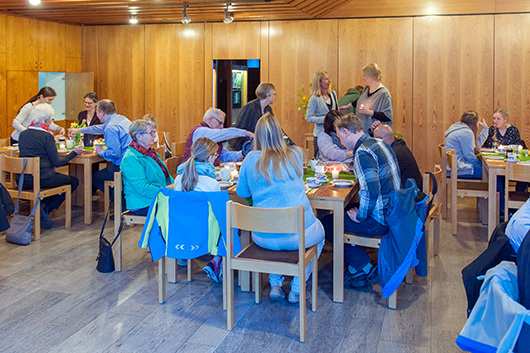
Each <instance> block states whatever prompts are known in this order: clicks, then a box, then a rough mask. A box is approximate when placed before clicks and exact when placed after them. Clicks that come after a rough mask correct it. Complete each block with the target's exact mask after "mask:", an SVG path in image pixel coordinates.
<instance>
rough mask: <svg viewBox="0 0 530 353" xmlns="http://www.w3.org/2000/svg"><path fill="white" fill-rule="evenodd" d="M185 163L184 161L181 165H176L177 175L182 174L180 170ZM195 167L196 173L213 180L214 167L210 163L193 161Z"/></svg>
mask: <svg viewBox="0 0 530 353" xmlns="http://www.w3.org/2000/svg"><path fill="white" fill-rule="evenodd" d="M185 164H186V163H182V164H181V165H179V166H178V168H177V174H178V175H182V171H183V170H184V165H185ZM195 168H197V174H199V175H205V176H207V177H210V178H212V179H214V180H215V167H214V166H213V164H212V163H207V162H199V161H195Z"/></svg>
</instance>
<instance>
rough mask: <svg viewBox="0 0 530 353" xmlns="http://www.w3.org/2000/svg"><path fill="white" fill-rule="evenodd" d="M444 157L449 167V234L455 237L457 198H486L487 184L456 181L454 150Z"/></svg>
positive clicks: (456, 168)
mask: <svg viewBox="0 0 530 353" xmlns="http://www.w3.org/2000/svg"><path fill="white" fill-rule="evenodd" d="M445 155H446V158H447V161H448V162H449V165H450V167H451V177H450V178H449V180H450V187H451V233H452V234H453V235H456V233H457V229H458V223H457V213H458V207H457V197H458V196H460V197H464V196H470V197H483V198H488V183H487V182H484V181H483V180H472V179H460V180H458V157H457V155H456V154H455V150H451V151H446V153H445ZM442 162H443V161H442ZM442 173H443V165H442ZM446 173H447V172H446ZM446 175H447V174H446ZM442 179H443V177H442ZM442 183H443V181H442ZM497 208H498V207H497Z"/></svg>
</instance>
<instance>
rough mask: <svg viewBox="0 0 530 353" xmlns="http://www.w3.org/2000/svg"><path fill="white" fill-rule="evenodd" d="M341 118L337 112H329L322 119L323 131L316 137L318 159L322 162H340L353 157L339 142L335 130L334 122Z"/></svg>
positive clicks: (351, 152)
mask: <svg viewBox="0 0 530 353" xmlns="http://www.w3.org/2000/svg"><path fill="white" fill-rule="evenodd" d="M341 116H342V114H341V113H339V112H338V111H337V110H330V111H329V112H328V113H327V114H326V117H325V118H324V131H323V132H321V133H320V134H319V135H318V139H317V143H318V158H319V159H320V160H321V161H324V162H330V161H333V162H342V161H345V160H346V159H349V158H352V157H353V151H348V150H347V149H346V147H344V146H343V145H342V143H341V142H340V138H339V137H338V136H337V131H336V130H335V120H337V119H338V118H340V117H341Z"/></svg>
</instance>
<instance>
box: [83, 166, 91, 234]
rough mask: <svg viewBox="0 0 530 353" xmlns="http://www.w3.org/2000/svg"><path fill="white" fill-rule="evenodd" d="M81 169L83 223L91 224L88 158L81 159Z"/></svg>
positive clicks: (89, 167)
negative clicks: (82, 176) (82, 175)
mask: <svg viewBox="0 0 530 353" xmlns="http://www.w3.org/2000/svg"><path fill="white" fill-rule="evenodd" d="M83 170H84V178H83V181H84V188H83V199H84V204H85V205H84V206H85V224H92V163H90V161H89V160H88V159H87V160H85V161H83Z"/></svg>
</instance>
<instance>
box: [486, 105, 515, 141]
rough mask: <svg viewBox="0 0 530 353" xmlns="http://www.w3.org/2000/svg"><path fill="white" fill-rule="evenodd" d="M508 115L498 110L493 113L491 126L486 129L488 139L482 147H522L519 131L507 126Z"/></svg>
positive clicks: (506, 111)
mask: <svg viewBox="0 0 530 353" xmlns="http://www.w3.org/2000/svg"><path fill="white" fill-rule="evenodd" d="M509 117H510V114H509V113H508V110H506V109H504V108H500V109H497V110H495V112H494V113H493V125H492V126H490V127H489V129H488V138H487V139H486V141H485V142H484V145H483V147H494V146H495V145H522V144H523V143H522V142H521V135H520V134H519V129H517V128H516V127H515V126H513V125H511V124H508V119H509Z"/></svg>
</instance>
